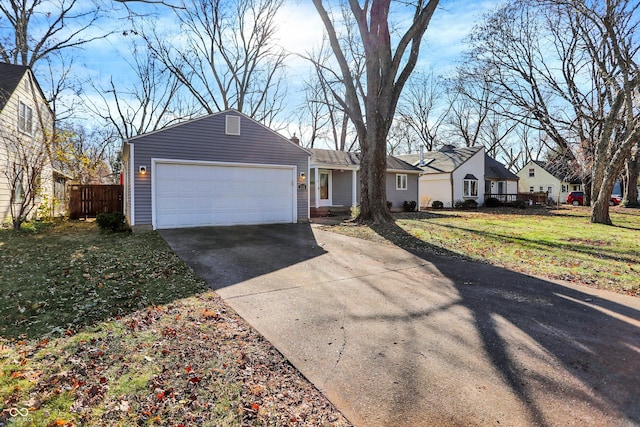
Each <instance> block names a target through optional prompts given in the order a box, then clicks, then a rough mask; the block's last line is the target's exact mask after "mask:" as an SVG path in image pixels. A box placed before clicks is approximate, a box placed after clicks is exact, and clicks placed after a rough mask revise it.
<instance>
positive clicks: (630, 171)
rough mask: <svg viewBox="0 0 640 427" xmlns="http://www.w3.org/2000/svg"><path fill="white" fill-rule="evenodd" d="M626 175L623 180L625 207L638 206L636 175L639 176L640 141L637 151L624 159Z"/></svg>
mask: <svg viewBox="0 0 640 427" xmlns="http://www.w3.org/2000/svg"><path fill="white" fill-rule="evenodd" d="M626 167H627V174H626V175H627V176H626V180H625V189H624V198H625V199H626V200H627V204H626V206H627V207H633V208H637V207H640V203H639V202H638V177H639V176H640V143H639V144H638V151H637V152H636V154H635V155H634V156H630V157H629V158H628V159H627V161H626Z"/></svg>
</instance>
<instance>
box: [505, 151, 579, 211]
mask: <svg viewBox="0 0 640 427" xmlns="http://www.w3.org/2000/svg"><path fill="white" fill-rule="evenodd" d="M516 175H518V176H519V177H520V181H519V183H518V191H519V192H520V193H538V192H547V193H549V198H550V199H551V200H552V203H564V202H565V201H566V200H567V196H568V195H569V193H570V192H572V191H582V182H581V181H580V179H579V178H578V176H576V175H575V174H574V173H571V172H569V171H567V170H566V168H563V167H560V166H557V165H554V164H553V163H550V162H540V161H537V160H532V161H530V162H529V163H527V164H526V165H524V167H523V168H522V169H520V170H519V171H518V172H517V173H516Z"/></svg>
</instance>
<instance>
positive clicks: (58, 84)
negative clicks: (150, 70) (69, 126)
mask: <svg viewBox="0 0 640 427" xmlns="http://www.w3.org/2000/svg"><path fill="white" fill-rule="evenodd" d="M88 3H89V2H88V1H87V0H82V1H81V0H52V1H44V0H9V1H2V2H0V13H1V15H0V17H1V18H4V19H3V20H4V21H5V22H6V23H8V25H3V26H0V58H1V59H2V61H4V62H6V63H9V64H15V65H26V66H28V67H30V68H31V69H32V70H33V71H34V72H35V73H36V74H38V75H39V77H40V78H39V81H40V83H41V84H42V86H43V89H44V90H45V92H46V95H47V97H48V99H47V101H48V103H49V105H50V106H51V109H52V111H54V113H55V114H56V116H55V117H56V120H60V119H64V118H66V117H68V116H69V115H71V113H72V112H73V109H74V108H73V107H74V106H73V105H71V106H63V105H60V103H61V102H62V101H61V95H62V94H63V93H64V92H70V93H73V91H74V88H75V87H74V86H75V83H74V82H73V79H72V76H71V73H70V70H71V65H72V63H73V60H72V58H71V56H70V55H69V54H68V52H69V51H70V50H72V49H75V48H79V47H82V46H84V45H87V44H88V43H90V42H92V41H94V40H97V39H101V38H104V37H106V36H107V35H108V34H109V32H101V31H96V28H100V26H99V25H97V24H98V23H99V22H100V20H101V19H102V17H103V16H104V15H103V10H102V9H101V7H100V6H99V5H98V4H97V3H93V2H92V3H90V4H91V7H87V4H88ZM44 63H46V71H43V72H40V69H39V68H40V67H41V65H42V64H44Z"/></svg>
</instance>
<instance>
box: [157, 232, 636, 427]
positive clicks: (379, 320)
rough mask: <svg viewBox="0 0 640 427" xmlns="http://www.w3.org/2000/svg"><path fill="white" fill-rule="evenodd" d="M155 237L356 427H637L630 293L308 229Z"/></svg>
mask: <svg viewBox="0 0 640 427" xmlns="http://www.w3.org/2000/svg"><path fill="white" fill-rule="evenodd" d="M161 235H162V236H163V237H164V238H165V240H166V241H167V242H168V243H169V244H170V245H171V247H172V248H173V249H174V251H176V253H177V254H178V255H179V256H180V257H181V258H182V259H184V260H185V261H186V262H187V263H188V264H189V265H190V266H191V267H192V268H193V269H194V271H195V272H196V273H198V274H199V275H200V276H201V277H203V278H204V279H205V280H207V282H208V283H209V284H210V285H211V287H212V288H214V289H215V290H216V291H217V292H218V293H219V294H220V295H221V296H222V297H223V298H224V299H225V300H226V302H227V303H229V304H230V305H231V307H233V308H234V309H235V310H236V311H237V312H238V313H239V314H240V315H241V316H242V317H244V318H245V319H246V320H247V321H249V323H251V324H252V325H253V326H254V327H255V328H256V329H257V330H258V331H259V332H260V333H262V334H263V335H264V336H265V338H266V339H268V340H269V341H270V342H272V343H273V344H274V345H275V347H276V348H277V349H278V350H279V351H280V352H281V353H282V354H283V355H284V356H285V357H287V358H288V359H289V360H290V361H291V363H292V364H293V365H294V366H295V367H296V368H297V369H298V370H300V371H301V372H302V373H303V374H304V375H305V376H306V377H307V378H308V379H309V380H310V381H311V382H312V383H314V384H315V385H316V387H318V389H320V390H321V391H322V392H323V393H324V394H325V395H326V396H327V397H328V398H329V399H330V400H331V401H332V402H333V403H334V404H335V405H336V407H337V408H338V409H340V410H341V411H342V413H343V414H344V415H345V416H346V417H347V418H348V419H349V420H350V421H351V422H352V423H353V424H354V425H356V426H372V427H375V426H439V425H442V426H452V425H453V426H456V425H459V426H474V425H478V426H486V425H501V426H505V425H511V426H571V425H576V426H605V425H606V426H608V425H610V426H636V425H640V298H633V297H627V296H624V295H618V294H614V293H609V292H605V291H598V290H593V289H589V288H583V287H576V286H573V285H570V284H564V283H559V282H552V281H547V280H542V279H539V278H535V277H531V276H526V275H523V274H520V273H516V272H512V271H509V270H505V269H501V268H498V267H494V266H489V265H485V264H480V263H474V262H469V261H464V260H461V259H459V258H454V257H446V256H435V255H430V254H412V253H409V252H407V251H405V250H403V249H401V248H398V247H396V246H393V245H385V244H381V243H374V242H369V241H364V240H360V239H356V238H352V237H347V236H342V235H338V234H334V233H331V232H329V231H326V230H322V229H320V228H316V227H312V226H309V225H302V224H297V225H278V226H253V227H225V228H201V229H183V230H163V231H161Z"/></svg>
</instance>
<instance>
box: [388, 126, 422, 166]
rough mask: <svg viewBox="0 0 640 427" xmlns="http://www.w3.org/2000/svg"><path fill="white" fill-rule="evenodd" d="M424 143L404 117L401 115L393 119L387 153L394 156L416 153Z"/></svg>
mask: <svg viewBox="0 0 640 427" xmlns="http://www.w3.org/2000/svg"><path fill="white" fill-rule="evenodd" d="M422 144H423V141H421V140H420V138H419V137H418V136H417V135H416V132H415V130H414V128H413V127H412V125H411V124H410V123H409V122H408V121H407V120H406V119H405V118H404V117H402V116H400V117H398V118H396V120H394V121H393V125H391V129H389V135H388V137H387V154H389V155H391V156H394V155H396V154H409V153H415V152H416V151H418V150H419V147H420V146H421V145H422Z"/></svg>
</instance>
